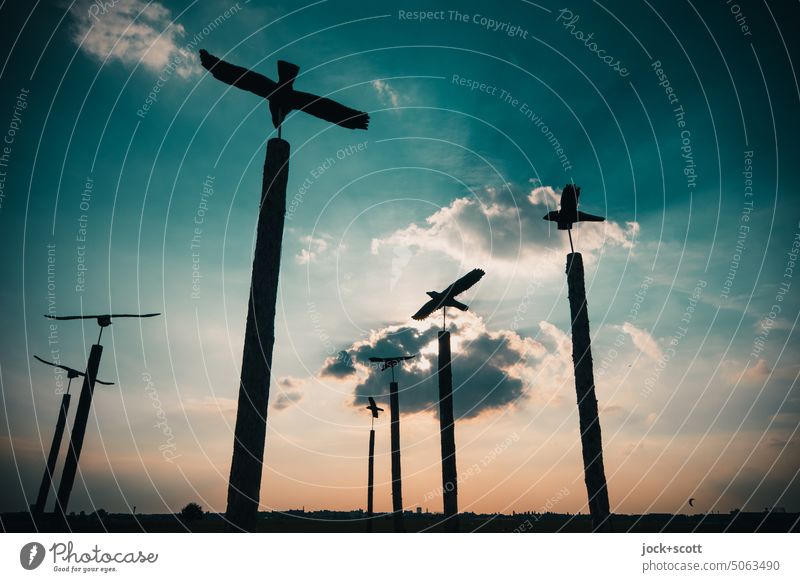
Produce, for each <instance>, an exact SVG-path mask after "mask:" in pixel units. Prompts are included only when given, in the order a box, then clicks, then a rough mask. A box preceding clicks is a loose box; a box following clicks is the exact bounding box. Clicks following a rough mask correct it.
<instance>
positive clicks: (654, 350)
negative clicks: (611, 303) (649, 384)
mask: <svg viewBox="0 0 800 582" xmlns="http://www.w3.org/2000/svg"><path fill="white" fill-rule="evenodd" d="M613 327H614V328H615V329H618V330H620V331H623V332H625V333H627V334H628V335H629V336H630V338H631V340H632V341H633V345H634V346H636V349H638V350H639V351H640V352H642V353H643V354H645V355H646V356H649V357H650V358H652V359H653V360H656V361H658V360H660V359H661V358H662V357H663V355H664V354H663V352H662V351H661V347H660V346H659V345H658V342H657V341H656V340H655V338H654V337H653V336H652V335H650V332H648V331H646V330H644V329H641V328H639V327H636V326H635V325H633V324H632V323H630V322H628V321H626V322H625V323H623V324H622V325H615V326H613Z"/></svg>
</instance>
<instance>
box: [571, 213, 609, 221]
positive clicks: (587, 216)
mask: <svg viewBox="0 0 800 582" xmlns="http://www.w3.org/2000/svg"><path fill="white" fill-rule="evenodd" d="M604 220H605V217H604V216H595V215H594V214H588V213H586V212H581V211H580V210H579V211H578V222H603V221H604Z"/></svg>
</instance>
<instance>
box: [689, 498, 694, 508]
mask: <svg viewBox="0 0 800 582" xmlns="http://www.w3.org/2000/svg"><path fill="white" fill-rule="evenodd" d="M689 507H694V497H690V498H689Z"/></svg>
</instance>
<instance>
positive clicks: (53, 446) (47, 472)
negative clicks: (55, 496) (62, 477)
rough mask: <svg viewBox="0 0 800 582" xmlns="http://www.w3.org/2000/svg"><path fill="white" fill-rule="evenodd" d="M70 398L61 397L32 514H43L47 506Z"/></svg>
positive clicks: (66, 396)
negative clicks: (54, 428) (51, 440)
mask: <svg viewBox="0 0 800 582" xmlns="http://www.w3.org/2000/svg"><path fill="white" fill-rule="evenodd" d="M70 398H71V396H70V395H69V392H66V393H65V394H64V395H62V396H61V407H60V408H59V410H58V420H57V421H56V430H55V432H54V433H53V442H51V443H50V453H49V454H48V455H47V465H46V466H45V469H44V475H42V483H41V484H40V485H39V494H38V495H37V496H36V505H34V514H37V515H39V514H42V513H44V508H45V505H47V497H48V496H49V495H50V487H52V484H53V472H54V471H55V469H56V461H57V460H58V452H59V450H60V449H61V439H62V438H63V437H64V427H65V426H66V424H67V412H69V401H70Z"/></svg>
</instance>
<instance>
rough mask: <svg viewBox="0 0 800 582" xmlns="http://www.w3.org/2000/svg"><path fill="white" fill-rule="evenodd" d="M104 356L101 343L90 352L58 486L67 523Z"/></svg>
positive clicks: (60, 508) (61, 512)
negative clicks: (87, 424)
mask: <svg viewBox="0 0 800 582" xmlns="http://www.w3.org/2000/svg"><path fill="white" fill-rule="evenodd" d="M102 355H103V346H101V345H100V344H99V343H98V344H94V345H93V346H92V350H91V351H90V352H89V362H88V364H87V365H86V375H85V376H84V377H83V386H82V387H81V395H80V398H79V399H78V409H77V410H76V411H75V420H74V421H73V423H72V433H71V434H70V439H69V448H68V449H67V458H66V460H65V461H64V471H63V472H62V473H61V482H60V483H59V484H58V495H57V497H56V515H59V516H60V517H61V518H62V519H63V520H64V523H66V519H67V506H68V505H69V497H70V495H71V494H72V486H73V485H74V484H75V473H76V472H77V471H78V461H80V458H81V449H82V448H83V437H84V435H85V434H86V423H87V422H88V421H89V410H90V409H91V408H92V397H93V396H94V381H95V380H96V379H97V370H98V368H100V356H102Z"/></svg>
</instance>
